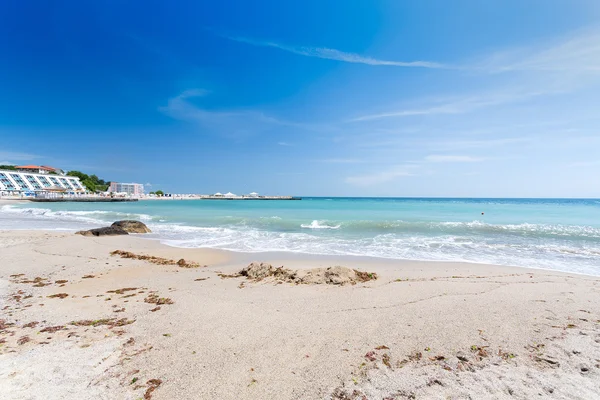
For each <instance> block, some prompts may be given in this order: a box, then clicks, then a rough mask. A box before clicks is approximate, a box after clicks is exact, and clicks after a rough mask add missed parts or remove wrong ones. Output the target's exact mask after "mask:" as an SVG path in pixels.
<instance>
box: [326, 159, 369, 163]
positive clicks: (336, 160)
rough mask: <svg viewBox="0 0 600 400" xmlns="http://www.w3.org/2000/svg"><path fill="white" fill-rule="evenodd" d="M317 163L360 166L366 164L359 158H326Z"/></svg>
mask: <svg viewBox="0 0 600 400" xmlns="http://www.w3.org/2000/svg"><path fill="white" fill-rule="evenodd" d="M316 161H318V162H322V163H329V164H360V163H363V162H365V161H364V160H361V159H359V158H324V159H321V160H316Z"/></svg>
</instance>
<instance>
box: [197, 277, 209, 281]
mask: <svg viewBox="0 0 600 400" xmlns="http://www.w3.org/2000/svg"><path fill="white" fill-rule="evenodd" d="M209 278H210V277H206V278H196V279H194V282H200V281H205V280H207V279H209Z"/></svg>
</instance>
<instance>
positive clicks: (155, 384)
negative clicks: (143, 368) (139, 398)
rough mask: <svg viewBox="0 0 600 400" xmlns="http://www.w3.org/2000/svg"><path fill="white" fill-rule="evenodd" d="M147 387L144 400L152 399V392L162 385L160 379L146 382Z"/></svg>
mask: <svg viewBox="0 0 600 400" xmlns="http://www.w3.org/2000/svg"><path fill="white" fill-rule="evenodd" d="M146 385H148V386H149V387H148V389H147V390H146V393H144V400H150V399H151V398H152V392H154V391H155V390H156V389H157V388H158V387H159V386H160V385H162V381H161V380H160V379H150V380H149V381H148V382H146Z"/></svg>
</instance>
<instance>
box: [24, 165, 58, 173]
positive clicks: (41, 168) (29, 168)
mask: <svg viewBox="0 0 600 400" xmlns="http://www.w3.org/2000/svg"><path fill="white" fill-rule="evenodd" d="M15 168H16V169H17V171H19V172H29V173H33V174H41V175H45V174H55V175H64V174H65V172H64V171H63V170H62V169H58V168H53V167H49V166H47V165H19V166H16V167H15Z"/></svg>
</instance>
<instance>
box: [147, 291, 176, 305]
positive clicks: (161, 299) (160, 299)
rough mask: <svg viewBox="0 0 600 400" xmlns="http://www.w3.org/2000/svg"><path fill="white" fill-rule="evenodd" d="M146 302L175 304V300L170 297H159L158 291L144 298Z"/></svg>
mask: <svg viewBox="0 0 600 400" xmlns="http://www.w3.org/2000/svg"><path fill="white" fill-rule="evenodd" d="M144 302H145V303H149V304H156V305H157V306H161V305H163V304H173V303H174V302H173V300H171V299H170V298H169V297H159V296H158V295H157V294H156V293H150V294H149V295H148V297H146V298H145V299H144Z"/></svg>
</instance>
